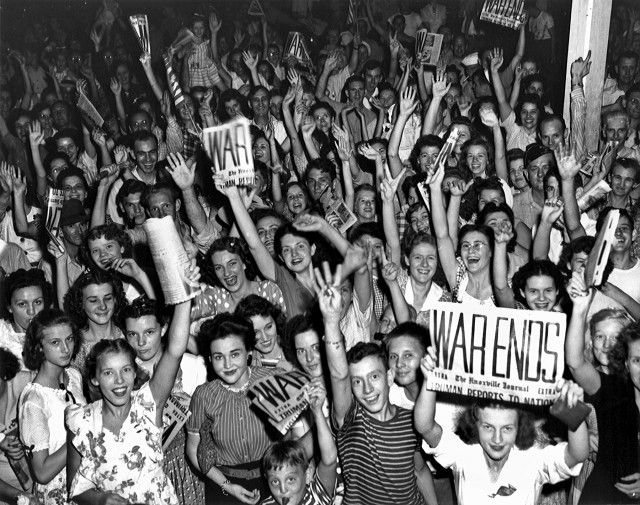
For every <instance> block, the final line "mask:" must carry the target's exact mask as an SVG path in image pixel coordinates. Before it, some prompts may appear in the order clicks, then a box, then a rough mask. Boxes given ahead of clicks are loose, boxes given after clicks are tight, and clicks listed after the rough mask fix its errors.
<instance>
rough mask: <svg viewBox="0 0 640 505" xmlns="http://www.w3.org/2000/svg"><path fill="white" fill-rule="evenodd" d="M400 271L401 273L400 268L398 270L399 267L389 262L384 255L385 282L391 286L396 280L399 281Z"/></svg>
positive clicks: (383, 275)
mask: <svg viewBox="0 0 640 505" xmlns="http://www.w3.org/2000/svg"><path fill="white" fill-rule="evenodd" d="M399 271H400V268H398V265H396V264H395V263H393V262H392V261H389V260H387V257H386V256H385V255H384V254H383V255H382V278H383V279H384V282H386V283H387V284H391V283H392V282H395V281H396V280H398V272H399Z"/></svg>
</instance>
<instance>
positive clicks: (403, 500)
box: [334, 400, 424, 505]
mask: <svg viewBox="0 0 640 505" xmlns="http://www.w3.org/2000/svg"><path fill="white" fill-rule="evenodd" d="M334 428H335V426H334ZM336 432H337V435H336V442H337V445H338V454H339V456H340V462H341V463H342V475H343V477H344V483H345V494H344V500H343V504H344V505H354V504H361V503H366V504H367V505H389V504H398V505H400V504H401V505H412V504H415V505H418V504H420V505H423V504H424V500H423V498H422V495H421V494H420V492H419V491H418V488H417V486H416V477H415V464H414V454H415V452H416V451H417V450H419V449H420V444H419V437H418V435H417V433H416V432H415V431H414V429H413V413H412V412H411V411H409V410H405V409H403V408H400V407H396V414H395V416H394V417H393V419H390V420H389V421H378V420H376V419H374V418H373V417H371V416H370V415H369V414H368V413H367V412H366V411H365V410H364V408H362V407H361V406H360V405H359V404H358V403H357V402H356V401H355V400H353V401H352V404H351V407H350V409H349V411H348V412H347V415H346V416H345V419H344V424H343V425H342V427H340V428H339V429H337V430H336Z"/></svg>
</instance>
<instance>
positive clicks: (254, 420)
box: [187, 367, 277, 473]
mask: <svg viewBox="0 0 640 505" xmlns="http://www.w3.org/2000/svg"><path fill="white" fill-rule="evenodd" d="M250 370H251V377H250V378H249V382H248V386H247V389H248V388H250V387H251V385H252V384H254V383H255V382H256V381H257V380H259V379H261V378H263V377H267V376H269V375H274V374H275V373H276V371H277V369H272V368H265V367H251V368H250ZM189 409H190V410H191V416H190V417H189V420H188V421H187V431H188V432H189V433H191V434H194V435H200V437H201V438H200V444H206V445H207V447H208V448H209V451H210V454H209V455H208V459H209V460H210V462H211V463H212V464H213V465H216V466H218V465H225V466H235V465H240V464H243V463H251V462H254V461H259V460H260V459H261V458H262V456H263V455H264V453H265V451H266V450H267V449H268V448H269V446H270V445H271V444H272V442H273V440H272V438H271V437H270V436H269V434H268V433H267V429H266V426H265V424H264V422H263V421H262V419H260V418H259V417H258V416H257V414H256V411H255V409H254V408H252V404H251V400H250V399H249V397H248V396H247V392H246V390H245V391H232V390H230V389H228V388H227V387H225V384H224V383H223V382H222V381H221V380H220V379H216V380H214V381H212V382H208V383H206V384H202V385H201V386H198V387H197V388H196V390H195V392H194V393H193V397H192V398H191V405H190V407H189ZM205 422H206V427H207V430H206V433H203V432H202V431H201V429H200V428H201V427H202V426H203V425H205ZM204 437H207V438H206V439H204ZM210 468H211V467H210V466H209V468H201V470H202V471H203V473H207V472H208V471H209V470H210Z"/></svg>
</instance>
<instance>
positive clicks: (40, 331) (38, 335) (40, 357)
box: [22, 309, 82, 371]
mask: <svg viewBox="0 0 640 505" xmlns="http://www.w3.org/2000/svg"><path fill="white" fill-rule="evenodd" d="M62 324H67V325H69V327H71V333H72V335H73V353H72V356H75V355H76V353H77V352H78V350H79V349H80V344H81V343H82V339H81V337H80V332H79V331H78V327H77V326H76V325H75V324H74V323H73V320H72V319H71V318H70V317H69V316H68V315H67V314H65V313H64V312H62V311H61V310H58V309H44V310H43V311H42V312H39V313H38V314H37V315H36V317H34V318H33V320H32V321H31V323H30V324H29V327H28V328H27V333H26V335H25V339H24V350H23V351H22V354H23V358H24V365H25V366H26V367H27V368H28V369H29V370H34V371H37V370H39V369H40V367H41V366H42V364H43V363H44V361H45V358H44V351H43V349H42V339H43V338H44V330H46V329H47V328H51V327H52V326H57V325H62Z"/></svg>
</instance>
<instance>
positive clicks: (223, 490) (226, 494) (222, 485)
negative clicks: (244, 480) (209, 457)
mask: <svg viewBox="0 0 640 505" xmlns="http://www.w3.org/2000/svg"><path fill="white" fill-rule="evenodd" d="M227 484H231V481H230V480H229V479H227V480H225V481H224V482H223V483H222V484H220V489H221V490H222V494H223V495H225V496H229V493H228V492H227V491H226V490H225V488H224V487H225V486H226V485H227Z"/></svg>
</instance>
